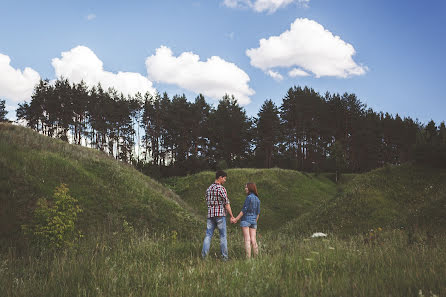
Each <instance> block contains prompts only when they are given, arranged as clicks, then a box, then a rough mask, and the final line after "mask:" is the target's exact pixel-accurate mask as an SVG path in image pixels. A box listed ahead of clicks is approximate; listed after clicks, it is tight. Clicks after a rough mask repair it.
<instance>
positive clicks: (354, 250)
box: [0, 226, 446, 297]
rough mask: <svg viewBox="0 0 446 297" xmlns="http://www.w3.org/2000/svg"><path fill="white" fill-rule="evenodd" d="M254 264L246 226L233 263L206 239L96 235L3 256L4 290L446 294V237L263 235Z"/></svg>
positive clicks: (236, 240) (236, 238)
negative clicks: (205, 249)
mask: <svg viewBox="0 0 446 297" xmlns="http://www.w3.org/2000/svg"><path fill="white" fill-rule="evenodd" d="M259 234H260V235H261V237H260V238H259V245H260V255H259V257H257V258H254V259H250V260H246V259H245V257H244V254H243V244H242V236H241V233H240V231H239V230H238V227H234V226H233V227H231V228H230V234H229V250H230V253H229V256H230V260H229V261H228V262H223V261H221V260H220V258H219V256H218V255H219V250H218V248H217V247H218V242H217V240H214V241H213V243H212V246H211V253H210V255H211V256H210V257H209V258H208V259H206V260H202V259H201V258H200V257H199V254H200V249H201V240H202V238H201V237H200V236H197V237H195V238H193V239H191V240H178V239H177V238H176V236H175V235H176V234H175V233H171V234H160V235H156V236H154V235H147V234H146V235H144V234H139V235H136V234H134V233H130V234H129V233H123V234H119V235H115V237H113V238H110V237H109V238H107V237H105V236H102V237H101V236H99V237H96V239H95V240H92V239H91V238H90V239H89V240H87V241H84V242H83V243H81V244H80V245H79V246H78V247H77V248H76V249H75V250H65V251H60V252H59V253H56V254H53V253H42V252H41V253H40V254H35V255H27V256H18V255H16V254H15V253H14V251H13V250H10V251H9V253H6V254H2V255H1V260H0V288H1V289H0V291H1V292H0V293H1V296H36V297H37V296H48V297H49V296H405V297H407V296H432V297H433V296H445V294H446V286H445V267H446V250H445V249H444V247H445V244H446V238H445V237H444V236H443V237H438V238H435V239H433V240H430V241H418V242H412V243H409V242H408V237H407V233H406V232H405V231H402V230H388V231H382V232H381V233H380V237H379V239H377V240H376V241H374V242H369V243H365V241H364V237H363V236H352V237H349V238H342V239H341V238H337V237H335V236H333V235H331V236H328V237H327V238H324V239H320V238H302V237H294V238H293V237H289V236H283V235H281V234H277V233H262V231H261V229H260V230H259Z"/></svg>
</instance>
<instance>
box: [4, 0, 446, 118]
mask: <svg viewBox="0 0 446 297" xmlns="http://www.w3.org/2000/svg"><path fill="white" fill-rule="evenodd" d="M0 3H1V7H2V9H1V10H0V26H1V28H2V30H1V34H0V99H6V104H7V109H8V110H9V111H10V112H9V114H8V117H9V118H11V119H13V118H14V115H15V108H16V107H17V104H18V103H19V102H23V101H25V100H28V101H29V96H30V94H31V91H32V87H33V85H34V83H35V82H36V81H37V80H38V79H39V78H48V79H50V80H53V79H55V78H57V76H58V75H64V76H65V77H68V78H69V79H70V80H71V81H76V80H80V79H81V78H82V79H84V80H86V81H87V82H88V83H91V84H94V83H96V82H98V81H101V83H102V84H103V85H105V86H108V85H113V86H115V87H116V88H117V89H119V90H121V91H123V92H130V93H132V92H134V91H135V90H139V91H150V92H154V91H159V92H167V93H168V94H169V95H170V96H173V95H174V94H182V93H185V94H186V96H187V97H188V99H189V100H193V99H194V98H195V96H196V95H197V94H198V93H200V92H201V93H203V94H204V95H205V97H206V98H207V100H208V102H209V103H211V104H213V103H216V102H217V100H218V99H219V98H221V97H222V96H223V94H224V92H227V93H232V94H235V97H236V98H238V99H239V102H240V103H241V104H242V105H243V106H244V108H245V109H246V111H247V113H248V115H250V116H254V115H256V114H257V112H258V110H259V108H260V106H261V105H262V103H263V102H264V101H265V100H266V99H272V100H273V101H274V102H276V104H277V105H278V106H279V105H280V104H281V102H282V98H283V96H284V95H285V93H286V91H287V90H288V89H289V88H290V87H292V86H294V85H299V86H309V87H312V88H314V89H315V90H316V91H318V92H320V93H321V94H323V93H325V92H326V91H329V92H331V93H335V92H339V93H344V92H348V93H355V94H356V95H357V96H358V98H359V99H360V100H361V101H362V102H363V103H365V104H367V106H369V107H371V108H373V109H374V110H375V111H384V112H389V113H391V114H393V115H395V114H396V113H398V114H400V116H402V117H404V116H410V117H411V118H413V119H419V121H421V122H422V123H427V122H428V121H429V120H431V119H433V120H434V121H435V122H436V123H437V124H439V123H440V122H441V121H444V120H446V114H445V112H444V111H445V110H446V95H445V92H444V90H443V86H444V85H445V84H446V74H445V68H446V59H445V56H444V55H445V53H446V1H442V0H434V1H428V2H423V1H399V0H398V1H383V0H374V1H357V0H356V1H355V0H336V1H334V0H324V1H322V0H206V1H204V0H201V1H200V0H193V1H187V0H183V1H173V0H165V1H127V2H124V1H45V0H42V1H21V0H15V1H9V0H6V1H4V0H1V1H0ZM261 40H262V42H261Z"/></svg>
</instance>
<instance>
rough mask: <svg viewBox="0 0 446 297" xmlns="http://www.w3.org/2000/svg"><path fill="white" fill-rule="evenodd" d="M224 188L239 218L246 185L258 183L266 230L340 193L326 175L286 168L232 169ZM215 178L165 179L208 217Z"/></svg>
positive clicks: (203, 175)
mask: <svg viewBox="0 0 446 297" xmlns="http://www.w3.org/2000/svg"><path fill="white" fill-rule="evenodd" d="M227 174H228V177H227V182H226V183H225V185H224V186H225V188H226V190H227V192H228V197H229V200H230V202H231V208H232V212H233V213H234V216H236V215H237V214H238V213H239V212H240V210H241V208H242V206H243V203H244V201H245V197H246V194H245V192H244V186H245V184H246V183H247V182H255V183H256V185H257V189H258V191H259V197H260V200H261V217H260V219H259V223H261V224H262V225H263V226H264V227H263V228H265V229H267V230H272V229H277V228H279V227H280V226H282V225H283V224H284V223H285V222H287V221H289V220H291V219H293V218H295V217H297V216H300V215H301V214H304V213H306V212H308V211H309V210H310V209H312V208H313V207H315V206H316V205H319V204H321V203H324V202H325V201H327V200H328V199H330V198H331V197H333V196H334V195H335V194H336V193H337V186H336V184H335V183H334V182H333V181H332V180H330V179H329V178H328V177H326V176H324V175H320V176H316V175H314V174H305V173H301V172H298V171H292V170H285V169H278V168H274V169H229V170H227ZM214 179H215V172H210V171H206V172H201V173H198V174H194V175H189V176H186V177H174V178H170V179H166V180H165V181H164V183H165V184H166V185H167V186H168V187H170V188H171V189H172V190H174V191H175V192H176V193H177V194H178V195H179V196H180V197H181V198H182V199H183V200H184V201H186V202H187V203H188V204H189V205H191V206H193V208H194V210H195V213H196V214H197V215H200V216H202V217H205V215H206V210H207V209H206V203H205V198H204V194H205V191H206V189H207V187H209V185H210V184H211V183H212V182H213V181H214Z"/></svg>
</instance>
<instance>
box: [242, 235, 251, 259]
mask: <svg viewBox="0 0 446 297" xmlns="http://www.w3.org/2000/svg"><path fill="white" fill-rule="evenodd" d="M242 232H243V240H244V241H245V252H246V258H248V259H249V258H251V237H250V236H249V227H242Z"/></svg>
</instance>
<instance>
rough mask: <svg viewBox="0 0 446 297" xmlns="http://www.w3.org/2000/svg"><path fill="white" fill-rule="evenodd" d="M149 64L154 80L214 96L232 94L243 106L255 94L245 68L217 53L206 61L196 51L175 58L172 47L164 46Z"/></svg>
mask: <svg viewBox="0 0 446 297" xmlns="http://www.w3.org/2000/svg"><path fill="white" fill-rule="evenodd" d="M146 67H147V73H148V75H149V77H150V79H152V80H155V81H158V82H163V83H168V84H174V85H178V86H180V87H181V88H184V89H187V90H189V91H192V92H195V93H202V94H203V95H205V96H209V97H211V98H214V99H220V98H221V97H223V96H224V95H225V94H230V95H231V94H232V95H234V96H235V98H236V99H237V100H238V102H239V103H240V105H246V104H248V103H250V102H251V99H250V96H251V95H253V94H254V93H255V92H254V90H252V89H251V88H250V87H249V85H248V83H249V80H250V79H249V76H248V75H247V74H246V73H245V72H244V71H243V70H242V69H240V68H238V67H237V65H235V64H234V63H230V62H227V61H225V60H223V59H221V58H220V57H217V56H213V57H211V58H209V59H207V60H206V61H205V62H204V61H200V57H199V56H198V55H196V54H194V53H192V52H184V53H182V54H181V55H179V56H178V57H175V56H174V55H173V53H172V50H171V49H170V48H168V47H166V46H161V47H159V48H158V49H157V50H156V53H155V55H152V56H150V57H148V58H147V59H146Z"/></svg>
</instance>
